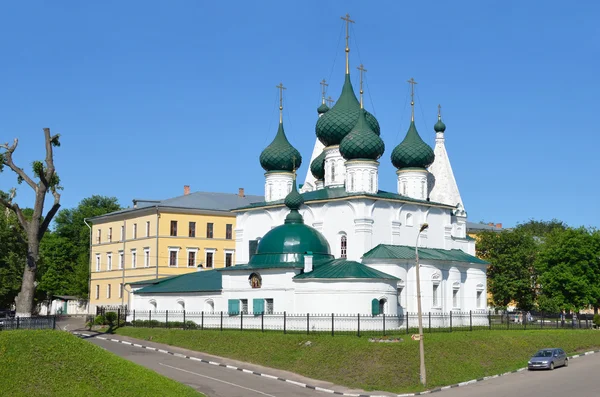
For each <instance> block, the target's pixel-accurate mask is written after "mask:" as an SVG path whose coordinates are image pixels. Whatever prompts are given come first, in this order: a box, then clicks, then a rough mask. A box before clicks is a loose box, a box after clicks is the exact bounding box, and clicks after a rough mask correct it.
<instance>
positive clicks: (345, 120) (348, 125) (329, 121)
mask: <svg viewBox="0 0 600 397" xmlns="http://www.w3.org/2000/svg"><path fill="white" fill-rule="evenodd" d="M361 111H364V112H366V113H365V119H366V121H367V123H368V124H369V126H370V127H371V129H372V130H373V132H375V133H376V134H377V135H379V133H380V127H379V123H378V122H377V119H375V117H374V116H373V115H372V114H370V113H368V112H367V111H366V110H363V109H361V108H360V103H359V102H358V99H356V95H355V94H354V89H353V88H352V83H351V82H350V75H349V74H346V77H345V80H344V86H343V87H342V93H341V94H340V97H339V98H338V100H337V101H336V103H335V105H333V107H332V108H331V109H330V110H329V111H327V113H325V114H323V115H322V116H321V117H319V120H317V125H316V128H315V132H316V134H317V138H319V140H320V141H321V142H322V143H323V144H324V145H325V146H331V145H338V144H339V143H340V142H341V141H342V139H344V137H345V136H346V135H347V134H348V133H349V132H350V131H351V130H352V128H354V126H355V125H356V122H357V121H358V116H359V114H360V112H361Z"/></svg>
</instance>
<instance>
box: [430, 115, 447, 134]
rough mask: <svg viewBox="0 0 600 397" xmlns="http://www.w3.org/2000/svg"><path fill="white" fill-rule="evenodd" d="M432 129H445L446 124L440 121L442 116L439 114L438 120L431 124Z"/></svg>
mask: <svg viewBox="0 0 600 397" xmlns="http://www.w3.org/2000/svg"><path fill="white" fill-rule="evenodd" d="M433 129H434V130H435V132H444V131H446V124H444V122H443V121H442V118H441V117H440V116H438V121H437V123H435V125H434V126H433Z"/></svg>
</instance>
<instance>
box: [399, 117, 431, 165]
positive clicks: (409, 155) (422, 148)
mask: <svg viewBox="0 0 600 397" xmlns="http://www.w3.org/2000/svg"><path fill="white" fill-rule="evenodd" d="M391 159H392V164H394V167H396V168H398V169H400V168H427V167H429V166H430V165H431V164H432V163H433V160H434V159H435V155H434V154H433V149H432V148H431V146H429V145H428V144H426V143H425V142H423V139H421V137H420V136H419V133H418V132H417V127H415V122H414V121H411V122H410V127H409V128H408V132H407V133H406V137H405V138H404V140H403V141H402V142H400V144H398V146H396V147H395V148H394V150H393V151H392V156H391Z"/></svg>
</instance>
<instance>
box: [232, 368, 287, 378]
mask: <svg viewBox="0 0 600 397" xmlns="http://www.w3.org/2000/svg"><path fill="white" fill-rule="evenodd" d="M227 368H229V366H227ZM260 376H262V377H264V378H269V379H275V380H277V377H276V376H273V375H269V374H260Z"/></svg>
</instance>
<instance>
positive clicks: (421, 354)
mask: <svg viewBox="0 0 600 397" xmlns="http://www.w3.org/2000/svg"><path fill="white" fill-rule="evenodd" d="M428 227H429V225H428V224H427V223H424V224H422V225H421V228H420V229H419V232H418V233H417V242H416V243H415V270H416V271H417V315H418V317H419V359H420V362H421V370H420V374H419V375H420V379H421V384H422V385H423V386H425V383H426V382H427V376H426V373H425V347H424V346H423V312H422V310H421V277H420V275H419V237H420V236H421V233H422V232H423V231H424V230H425V229H427V228H428Z"/></svg>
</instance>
